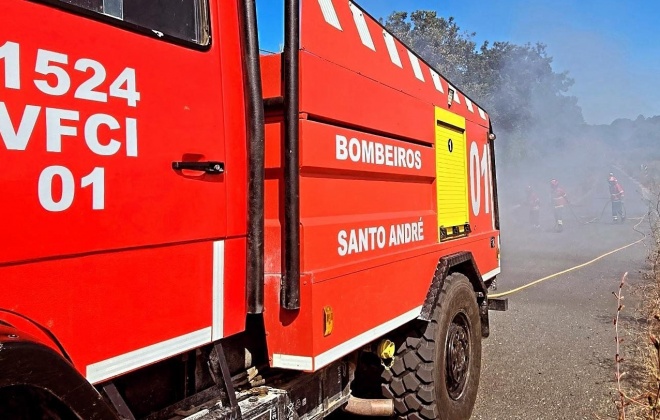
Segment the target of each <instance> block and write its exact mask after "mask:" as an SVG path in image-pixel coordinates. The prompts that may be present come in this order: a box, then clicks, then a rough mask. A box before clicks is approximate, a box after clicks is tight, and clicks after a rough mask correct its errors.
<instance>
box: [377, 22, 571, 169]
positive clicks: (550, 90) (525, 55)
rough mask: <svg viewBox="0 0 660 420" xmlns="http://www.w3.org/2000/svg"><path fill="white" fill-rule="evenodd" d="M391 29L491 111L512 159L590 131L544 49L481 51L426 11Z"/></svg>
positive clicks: (486, 47)
mask: <svg viewBox="0 0 660 420" xmlns="http://www.w3.org/2000/svg"><path fill="white" fill-rule="evenodd" d="M385 26H386V27H387V28H388V30H390V31H391V32H392V33H393V34H394V35H395V36H397V37H398V38H399V39H400V40H402V41H403V42H404V43H405V44H407V45H408V46H409V47H410V48H411V49H412V50H414V51H415V52H417V53H418V54H419V55H420V56H421V57H422V58H424V60H426V61H427V62H428V63H429V64H430V65H431V66H433V67H435V68H436V69H437V70H438V71H439V72H440V73H442V74H443V76H445V77H446V78H447V79H449V80H450V81H451V83H452V84H455V85H456V86H457V87H460V89H461V90H462V91H463V92H464V93H465V94H467V95H468V96H469V97H470V98H471V99H472V100H473V101H475V102H477V103H479V104H480V106H482V107H483V108H484V109H486V110H488V112H489V115H490V117H491V120H492V121H493V125H494V126H495V128H496V131H497V132H498V134H499V135H500V136H501V135H502V134H503V135H504V136H506V137H508V138H509V139H510V141H508V142H505V143H504V144H503V146H504V147H503V149H504V150H503V153H504V155H505V156H506V157H507V158H510V159H515V160H520V159H523V158H525V157H530V156H532V157H533V156H538V155H542V154H544V153H546V152H547V149H548V145H552V146H551V147H557V146H561V145H562V144H563V143H564V139H565V137H566V136H567V135H574V134H575V133H576V131H577V130H578V129H579V128H580V127H581V126H582V125H584V119H583V117H582V111H581V109H580V108H579V106H578V105H577V99H576V98H574V97H571V96H568V95H567V91H568V89H569V88H570V86H571V85H572V84H573V80H572V79H571V78H570V77H569V76H568V73H567V72H562V73H556V72H554V71H553V69H552V57H550V56H549V55H548V53H547V49H546V46H545V45H543V44H540V43H537V44H533V45H532V44H525V45H516V44H513V43H510V42H494V43H492V44H491V43H490V42H488V41H486V42H484V43H483V45H481V47H480V48H479V49H477V48H476V43H475V42H474V41H473V38H474V36H475V35H476V34H475V33H474V32H472V33H469V32H465V31H461V29H460V27H459V26H458V24H457V23H456V22H455V20H454V19H453V18H448V19H445V18H443V17H438V16H437V14H436V12H433V11H425V10H418V11H415V12H412V13H410V18H408V13H407V12H394V13H392V14H391V15H390V16H389V17H388V18H387V20H386V21H385Z"/></svg>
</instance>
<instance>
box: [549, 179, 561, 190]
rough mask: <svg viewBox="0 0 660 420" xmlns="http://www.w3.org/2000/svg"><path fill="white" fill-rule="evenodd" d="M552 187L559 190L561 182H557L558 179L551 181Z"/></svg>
mask: <svg viewBox="0 0 660 420" xmlns="http://www.w3.org/2000/svg"><path fill="white" fill-rule="evenodd" d="M550 186H551V187H552V188H557V187H558V186H559V181H557V180H556V179H553V180H551V181H550Z"/></svg>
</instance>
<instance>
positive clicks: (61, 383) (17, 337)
mask: <svg viewBox="0 0 660 420" xmlns="http://www.w3.org/2000/svg"><path fill="white" fill-rule="evenodd" d="M0 372H2V375H0V390H4V391H5V392H7V391H8V390H19V391H21V390H22V391H26V392H29V393H30V394H31V395H32V396H33V397H34V398H39V397H40V396H41V397H44V396H48V395H49V396H52V397H53V398H54V399H56V400H58V401H59V402H60V403H62V405H63V406H64V407H66V408H67V409H68V410H70V411H71V412H72V413H74V414H75V415H76V416H78V417H80V418H83V419H90V420H91V419H94V420H96V419H99V420H105V419H117V415H116V414H115V413H114V411H113V410H112V409H111V408H110V407H109V406H108V405H107V404H106V402H105V400H104V399H103V397H102V396H101V395H100V394H99V393H98V392H97V391H96V389H95V388H94V387H93V386H92V385H91V384H90V383H89V382H88V381H87V380H86V379H85V378H84V377H83V376H82V375H81V374H80V373H79V372H78V371H77V370H76V369H75V368H74V367H73V365H72V364H71V363H70V362H69V361H68V360H66V359H65V358H64V357H63V356H62V355H60V354H58V353H57V352H55V351H54V350H53V349H51V348H50V347H49V346H47V345H45V344H43V343H41V342H40V341H39V340H38V339H36V338H34V337H33V336H31V335H29V334H28V333H25V332H24V331H21V330H18V329H16V328H13V327H10V326H6V325H2V324H0Z"/></svg>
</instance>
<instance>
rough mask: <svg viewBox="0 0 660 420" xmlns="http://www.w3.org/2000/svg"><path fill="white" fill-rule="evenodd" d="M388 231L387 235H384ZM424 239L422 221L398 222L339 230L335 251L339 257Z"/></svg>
mask: <svg viewBox="0 0 660 420" xmlns="http://www.w3.org/2000/svg"><path fill="white" fill-rule="evenodd" d="M387 231H389V236H386V234H387ZM387 238H389V241H387ZM423 240H424V222H423V221H422V220H420V221H418V222H413V223H399V224H394V225H390V226H389V228H388V229H386V228H385V226H372V227H366V228H358V229H350V230H340V231H339V232H338V233H337V244H338V245H339V246H338V247H337V253H338V254H339V256H341V257H345V256H346V255H351V254H359V253H362V252H368V251H374V250H377V249H384V248H385V247H395V246H400V245H405V244H410V243H413V242H421V241H423Z"/></svg>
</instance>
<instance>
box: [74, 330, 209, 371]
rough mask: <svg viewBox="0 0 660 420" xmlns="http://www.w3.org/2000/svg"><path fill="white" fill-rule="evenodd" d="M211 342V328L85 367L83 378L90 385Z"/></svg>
mask: <svg viewBox="0 0 660 420" xmlns="http://www.w3.org/2000/svg"><path fill="white" fill-rule="evenodd" d="M210 342H211V327H208V328H204V329H202V330H199V331H195V332H191V333H189V334H185V335H182V336H180V337H175V338H172V339H170V340H167V341H163V342H160V343H156V344H153V345H151V346H147V347H144V348H141V349H138V350H134V351H131V352H129V353H126V354H122V355H119V356H116V357H113V358H110V359H107V360H103V361H101V362H98V363H93V364H91V365H88V366H87V371H86V374H85V376H86V377H87V380H88V381H89V382H91V383H92V384H95V383H99V382H102V381H104V380H106V379H110V378H114V377H115V376H119V375H121V374H122V373H126V372H130V371H132V370H135V369H138V368H141V367H143V366H146V365H149V364H151V363H155V362H158V361H160V360H163V359H167V358H168V357H172V356H175V355H177V354H181V353H183V352H186V351H188V350H192V349H194V348H196V347H199V346H202V345H204V344H208V343H210Z"/></svg>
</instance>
